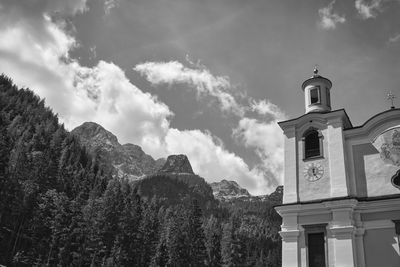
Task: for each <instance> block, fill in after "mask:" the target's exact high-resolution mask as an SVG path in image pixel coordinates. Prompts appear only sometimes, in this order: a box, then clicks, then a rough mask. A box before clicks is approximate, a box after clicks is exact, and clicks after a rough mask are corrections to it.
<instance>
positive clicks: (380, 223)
mask: <svg viewBox="0 0 400 267" xmlns="http://www.w3.org/2000/svg"><path fill="white" fill-rule="evenodd" d="M363 225H364V229H365V230H372V229H383V228H394V223H393V222H392V221H391V220H376V221H365V222H364V223H363Z"/></svg>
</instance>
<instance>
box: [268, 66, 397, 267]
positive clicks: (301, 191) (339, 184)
mask: <svg viewBox="0 0 400 267" xmlns="http://www.w3.org/2000/svg"><path fill="white" fill-rule="evenodd" d="M331 88H332V82H331V81H330V80H329V79H327V78H325V77H322V76H320V75H319V74H318V70H317V69H315V70H314V75H313V76H312V77H311V78H309V79H307V80H306V81H304V83H303V84H302V89H303V91H304V98H305V114H304V115H302V116H300V117H298V118H295V119H290V120H287V121H283V122H280V123H279V126H280V127H281V128H282V130H283V133H284V139H285V142H284V146H285V149H284V151H285V152H284V157H285V164H284V193H283V203H282V205H280V206H278V207H276V211H277V212H278V213H279V214H280V216H281V217H282V226H281V228H282V229H281V232H280V234H281V237H282V266H283V267H289V266H301V267H324V266H326V267H327V266H340V267H344V266H357V267H364V266H366V267H377V266H378V267H379V266H382V267H383V266H384V267H392V266H393V267H399V266H400V253H399V248H400V243H399V237H400V109H396V108H395V107H394V106H393V104H392V107H391V108H390V109H388V110H386V111H384V112H382V113H379V114H376V115H375V116H373V117H372V118H370V119H369V120H367V121H366V122H365V123H364V124H363V125H361V126H353V125H352V123H351V121H350V119H349V117H348V116H347V114H346V111H345V110H344V109H338V110H332V109H331V99H330V91H331ZM389 98H393V96H392V95H391V94H390V95H389ZM392 100H393V99H392ZM392 103H393V101H392ZM364 107H365V106H364Z"/></svg>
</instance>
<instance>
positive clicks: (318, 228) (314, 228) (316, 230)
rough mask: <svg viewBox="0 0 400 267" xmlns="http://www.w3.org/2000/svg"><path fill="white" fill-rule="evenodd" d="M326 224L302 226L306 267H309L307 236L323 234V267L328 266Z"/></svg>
mask: <svg viewBox="0 0 400 267" xmlns="http://www.w3.org/2000/svg"><path fill="white" fill-rule="evenodd" d="M327 225H328V224H327V223H322V224H311V225H302V227H303V229H304V238H305V245H306V259H307V266H310V250H309V235H310V234H323V236H324V256H325V266H324V267H328V266H329V259H328V236H327V234H326V232H327V231H326V226H327Z"/></svg>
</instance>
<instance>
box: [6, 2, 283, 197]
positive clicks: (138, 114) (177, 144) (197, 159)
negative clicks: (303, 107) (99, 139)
mask: <svg viewBox="0 0 400 267" xmlns="http://www.w3.org/2000/svg"><path fill="white" fill-rule="evenodd" d="M29 3H30V2H28V1H26V2H23V3H18V4H19V5H17V4H15V2H14V1H8V2H4V4H3V3H2V8H1V9H0V22H1V23H0V34H1V36H2V38H1V39H0V71H1V72H3V73H6V74H8V75H10V76H11V77H12V78H13V80H14V81H15V82H16V83H17V84H18V85H20V86H23V87H30V88H31V89H32V90H34V91H35V92H36V93H37V94H38V95H40V96H41V97H43V98H45V99H46V103H47V105H49V106H50V107H52V108H53V110H54V111H55V112H56V113H58V114H59V117H60V119H61V121H62V122H64V123H65V125H66V127H67V128H69V129H72V128H73V127H75V126H78V125H79V124H81V123H83V122H84V121H95V122H97V123H100V124H101V125H103V126H104V127H105V128H106V129H108V130H110V131H112V132H114V133H115V134H116V135H117V136H118V137H119V139H120V141H121V142H122V143H125V142H132V143H135V144H138V145H140V146H142V147H143V149H144V150H145V151H146V152H147V153H150V154H151V155H152V156H153V157H161V156H162V157H165V156H167V155H169V154H180V153H184V154H187V155H188V157H189V159H190V161H191V163H192V165H193V169H194V170H195V171H196V172H197V173H199V174H200V175H201V176H203V177H204V178H206V179H207V180H208V181H218V180H221V179H232V180H237V181H238V182H239V183H240V184H242V185H243V186H245V187H247V188H248V190H249V191H250V192H251V193H253V194H265V193H266V192H270V191H272V190H273V186H276V183H274V182H272V183H271V180H269V179H268V177H267V176H266V175H265V173H266V171H265V169H263V168H262V166H260V167H256V168H250V167H249V166H248V165H247V164H246V163H245V161H244V160H243V159H242V158H241V157H239V156H237V155H236V154H234V153H232V152H229V151H228V150H227V149H226V148H225V147H224V145H223V142H222V141H221V140H220V139H218V138H217V137H215V136H213V135H212V134H211V133H210V132H208V131H201V130H179V129H175V128H171V127H170V121H171V119H172V118H173V112H172V111H171V110H170V109H169V107H168V106H167V105H166V104H164V103H163V102H161V101H160V100H158V99H157V97H155V96H153V95H151V94H149V93H145V92H143V91H142V90H140V89H139V88H138V87H136V86H135V85H134V84H132V83H131V82H130V81H129V79H128V78H127V77H126V75H125V73H124V71H123V70H121V68H120V67H118V66H117V65H115V64H113V63H111V62H105V61H101V60H100V61H99V62H98V64H97V65H95V66H94V67H90V68H89V67H86V66H82V65H81V64H80V63H79V62H78V61H77V60H76V59H73V58H71V57H70V51H71V50H72V49H74V48H75V47H76V46H77V45H78V44H77V41H76V39H75V38H74V36H73V35H71V33H68V31H67V30H66V28H65V24H64V23H63V21H62V19H60V18H58V19H57V20H54V18H53V17H52V14H53V13H57V16H71V15H74V14H76V13H78V12H84V11H85V10H86V9H87V8H86V1H83V0H82V1H78V0H76V1H69V2H68V3H67V1H61V0H60V1H50V0H49V1H44V0H43V1H36V2H35V3H37V6H35V8H36V10H35V11H34V12H30V9H31V8H32V5H31V4H29ZM24 14H26V16H25V15H24ZM35 14H36V15H35ZM135 69H137V70H138V71H141V72H142V73H143V75H146V77H148V79H149V80H150V81H151V82H152V83H153V84H159V83H167V84H172V83H175V82H178V83H184V84H189V85H192V86H194V87H195V88H196V89H197V91H198V93H199V94H206V95H211V96H213V97H216V98H217V99H218V100H219V101H220V102H219V103H220V105H221V109H222V110H224V111H228V110H229V111H233V112H235V113H236V114H241V115H243V112H244V111H243V107H241V106H240V105H239V104H238V103H237V102H236V99H235V98H234V96H233V95H232V94H230V93H229V92H228V90H229V88H230V87H231V85H230V83H229V80H228V79H227V78H225V77H218V76H214V75H212V74H211V73H210V72H209V71H208V70H207V69H205V68H195V69H190V68H186V67H184V66H183V65H182V64H180V63H178V62H169V63H164V64H158V65H157V64H155V63H154V64H149V63H146V64H140V65H138V66H136V68H135ZM150 70H153V71H150ZM253 106H254V107H253V110H254V111H255V112H260V113H264V114H266V113H273V111H274V110H275V111H276V110H277V109H276V107H274V105H273V104H271V103H269V102H263V103H258V102H253ZM268 109H269V110H270V111H268ZM240 125H241V127H242V128H243V127H247V126H245V121H244V122H242V123H241V124H240ZM239 135H241V136H244V137H243V138H242V139H243V140H246V142H247V143H246V144H247V145H248V146H253V145H255V143H254V142H253V141H251V140H250V139H249V137H247V135H246V133H245V132H243V131H242V133H241V134H239V132H238V136H239ZM267 173H268V172H267Z"/></svg>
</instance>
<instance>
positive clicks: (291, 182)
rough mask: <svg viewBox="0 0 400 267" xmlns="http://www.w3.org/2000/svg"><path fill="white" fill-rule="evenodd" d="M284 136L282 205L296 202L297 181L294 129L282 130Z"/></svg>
mask: <svg viewBox="0 0 400 267" xmlns="http://www.w3.org/2000/svg"><path fill="white" fill-rule="evenodd" d="M284 135H285V137H284V138H285V146H284V147H285V163H284V167H285V168H284V182H283V188H284V194H283V203H295V202H297V201H298V185H297V183H298V181H297V142H296V131H295V127H294V126H292V127H290V128H287V129H285V130H284Z"/></svg>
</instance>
